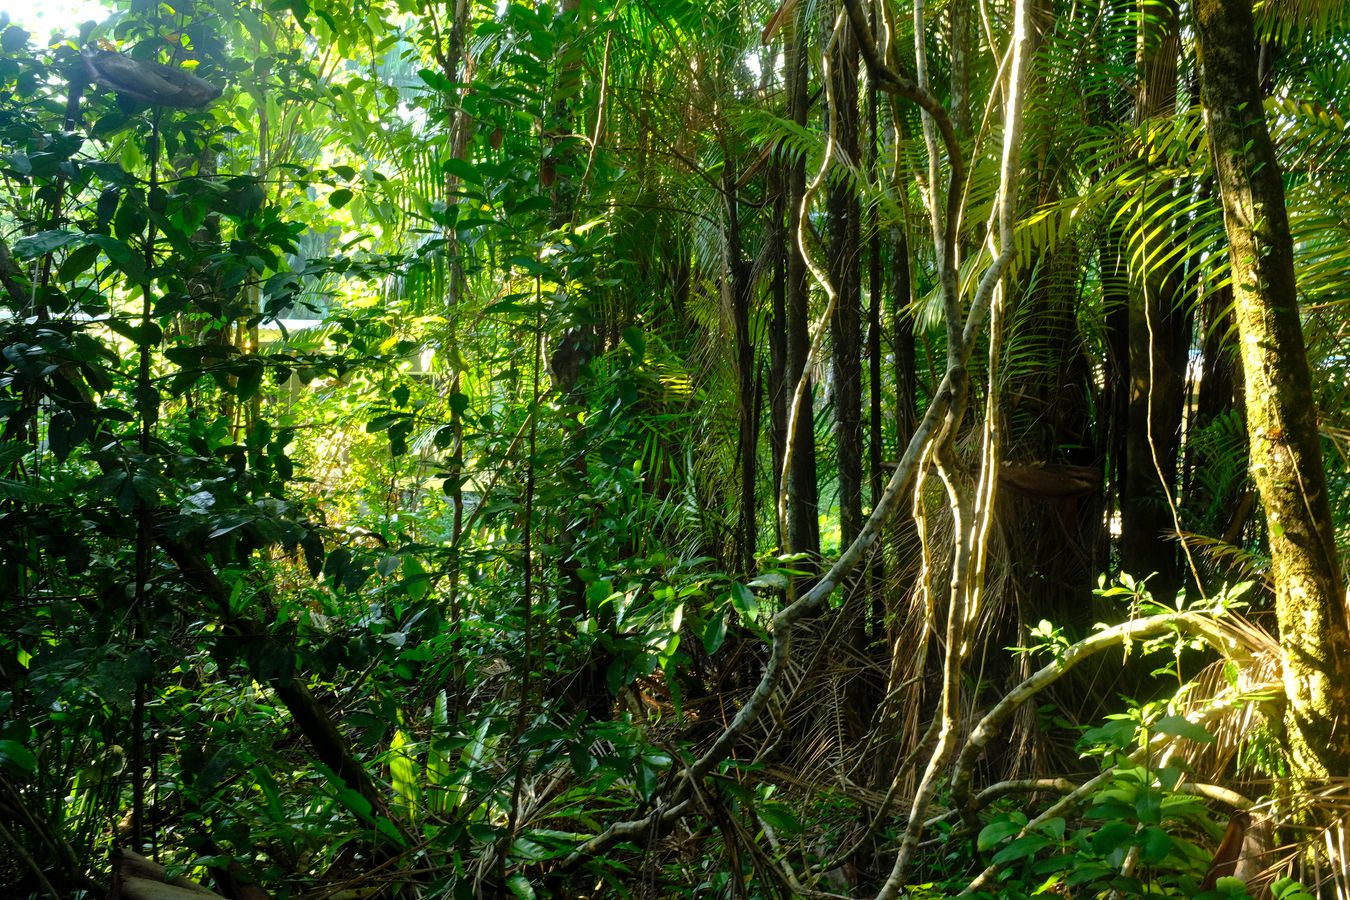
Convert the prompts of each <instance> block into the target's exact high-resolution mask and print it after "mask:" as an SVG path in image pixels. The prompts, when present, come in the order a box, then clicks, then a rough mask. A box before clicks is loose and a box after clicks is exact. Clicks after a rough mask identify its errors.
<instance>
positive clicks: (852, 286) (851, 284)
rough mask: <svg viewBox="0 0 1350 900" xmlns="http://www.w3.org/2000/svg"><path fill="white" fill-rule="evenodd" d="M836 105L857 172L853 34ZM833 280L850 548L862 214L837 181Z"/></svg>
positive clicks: (843, 498) (830, 206) (834, 122)
mask: <svg viewBox="0 0 1350 900" xmlns="http://www.w3.org/2000/svg"><path fill="white" fill-rule="evenodd" d="M831 77H832V78H833V79H834V84H833V86H832V90H831V94H832V95H833V98H834V101H833V105H832V106H831V107H830V110H829V115H830V120H831V129H832V130H833V132H834V136H835V140H836V142H837V144H838V153H839V156H840V159H841V160H842V161H844V162H845V163H846V164H847V165H848V166H849V167H850V168H852V169H855V170H856V168H857V166H858V163H859V157H858V42H857V39H856V38H855V37H854V35H853V30H852V29H849V28H846V29H844V30H843V32H841V33H840V36H839V42H838V45H837V48H836V50H835V53H834V61H833V65H832V66H831ZM826 206H827V212H828V217H829V231H830V258H829V274H830V280H831V281H832V282H833V283H834V287H835V290H836V291H838V292H839V302H838V305H837V306H836V307H835V312H834V319H833V321H832V322H831V323H830V326H831V337H832V338H833V339H834V353H833V354H832V357H831V358H832V361H833V366H832V367H833V373H834V385H833V394H834V433H835V446H836V449H837V450H838V454H839V466H838V467H839V531H840V540H841V546H845V547H846V546H848V545H849V544H851V543H853V539H854V538H856V537H857V536H858V533H859V532H860V531H861V530H862V481H863V478H862V475H863V466H862V457H863V447H862V322H861V319H862V315H861V307H862V279H861V277H860V276H861V265H860V264H861V262H862V257H861V253H860V249H861V227H860V226H861V223H860V221H859V220H860V219H861V217H862V212H861V209H860V207H859V204H858V195H857V193H856V192H855V191H854V189H853V184H852V183H851V181H850V180H848V179H845V178H842V177H841V178H838V179H837V180H836V181H835V182H834V183H833V184H832V185H831V187H830V193H829V198H828V200H827V204H826Z"/></svg>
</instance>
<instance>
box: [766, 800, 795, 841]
mask: <svg viewBox="0 0 1350 900" xmlns="http://www.w3.org/2000/svg"><path fill="white" fill-rule="evenodd" d="M755 812H756V813H757V814H758V815H759V817H760V818H761V819H763V820H764V822H765V824H767V825H768V826H769V827H770V828H773V829H774V830H775V831H777V832H778V833H779V836H780V837H783V836H791V835H795V834H799V833H801V830H802V823H801V821H800V820H798V818H797V817H796V815H794V814H793V812H792V809H791V807H789V806H788V805H787V804H785V803H761V804H759V806H757V807H756V808H755Z"/></svg>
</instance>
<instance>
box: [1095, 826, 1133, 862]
mask: <svg viewBox="0 0 1350 900" xmlns="http://www.w3.org/2000/svg"><path fill="white" fill-rule="evenodd" d="M1133 837H1134V825H1133V824H1131V823H1129V822H1107V823H1106V824H1105V825H1103V826H1102V827H1101V828H1100V829H1098V831H1097V833H1096V834H1094V835H1093V836H1092V852H1093V853H1096V854H1098V855H1099V856H1109V855H1111V853H1113V852H1114V851H1115V850H1117V849H1118V848H1119V847H1121V846H1122V845H1123V844H1125V843H1126V842H1127V841H1129V840H1131V839H1132V838H1133Z"/></svg>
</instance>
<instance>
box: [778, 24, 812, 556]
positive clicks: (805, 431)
mask: <svg viewBox="0 0 1350 900" xmlns="http://www.w3.org/2000/svg"><path fill="white" fill-rule="evenodd" d="M806 21H807V17H806V14H805V10H799V12H798V22H797V27H796V29H795V33H794V36H793V39H792V45H791V48H790V49H789V51H788V59H789V60H790V64H789V67H788V68H789V71H788V107H789V114H790V115H791V117H792V120H793V121H794V122H796V123H797V124H798V125H805V124H806V111H807V105H808V99H807V78H808V70H807V66H806V43H807V29H806V27H805V23H806ZM787 182H788V183H787V188H788V232H787V233H788V236H789V237H788V239H789V241H793V240H795V235H796V234H797V231H798V227H799V224H798V223H799V222H800V219H801V203H802V197H803V196H805V195H806V161H805V160H804V159H803V158H802V157H801V156H799V155H798V156H794V157H793V159H792V162H791V163H790V165H789V167H788V173H787ZM786 252H787V379H786V384H787V385H788V386H789V388H788V390H789V391H790V390H791V389H792V388H791V386H792V385H796V384H797V383H798V381H800V380H801V377H802V372H803V371H804V370H805V369H806V365H807V356H808V355H809V353H810V346H811V322H810V318H811V310H810V293H809V291H808V289H807V269H806V261H805V260H804V259H802V255H801V253H800V252H798V249H797V248H796V247H795V246H789V247H787V248H786ZM812 393H813V392H812V390H811V386H810V385H809V384H808V385H807V388H806V398H805V400H804V401H803V403H802V408H801V412H800V413H799V414H798V416H797V426H796V428H795V429H794V433H793V434H791V435H789V436H788V440H789V441H791V442H792V444H793V448H794V449H793V452H792V471H790V472H789V473H788V484H787V520H788V546H789V547H790V548H791V550H792V552H794V553H805V554H808V555H809V556H811V557H819V555H820V523H819V521H818V519H817V518H816V516H817V506H818V502H819V501H818V499H817V498H818V489H817V486H816V432H815V415H814V413H813V409H812V406H813V404H812V402H811V397H812ZM798 567H799V568H809V566H803V565H801V564H798Z"/></svg>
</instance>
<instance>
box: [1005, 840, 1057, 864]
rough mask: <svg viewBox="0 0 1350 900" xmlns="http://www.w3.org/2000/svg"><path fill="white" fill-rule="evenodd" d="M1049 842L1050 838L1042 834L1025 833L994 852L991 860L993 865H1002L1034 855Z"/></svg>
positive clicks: (1048, 844) (1047, 845)
mask: <svg viewBox="0 0 1350 900" xmlns="http://www.w3.org/2000/svg"><path fill="white" fill-rule="evenodd" d="M1051 843H1052V842H1051V840H1050V839H1049V838H1047V837H1045V836H1044V835H1040V834H1026V835H1023V836H1022V837H1020V838H1017V839H1016V840H1015V841H1013V842H1012V843H1011V844H1009V845H1008V846H1006V847H1004V848H1003V849H1002V850H1000V851H998V852H997V853H995V854H994V858H993V862H994V864H995V865H1000V866H1003V865H1007V864H1008V863H1010V862H1016V861H1017V860H1019V859H1026V858H1027V857H1028V856H1035V855H1036V854H1037V853H1039V852H1040V851H1041V850H1044V849H1045V848H1046V847H1049V846H1050V844H1051Z"/></svg>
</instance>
